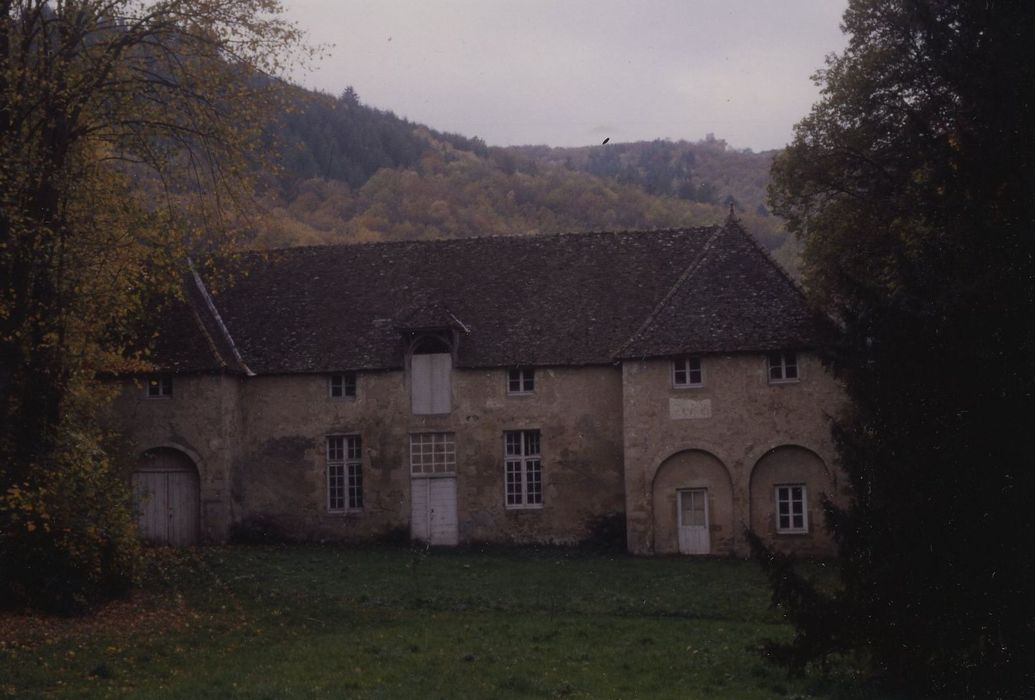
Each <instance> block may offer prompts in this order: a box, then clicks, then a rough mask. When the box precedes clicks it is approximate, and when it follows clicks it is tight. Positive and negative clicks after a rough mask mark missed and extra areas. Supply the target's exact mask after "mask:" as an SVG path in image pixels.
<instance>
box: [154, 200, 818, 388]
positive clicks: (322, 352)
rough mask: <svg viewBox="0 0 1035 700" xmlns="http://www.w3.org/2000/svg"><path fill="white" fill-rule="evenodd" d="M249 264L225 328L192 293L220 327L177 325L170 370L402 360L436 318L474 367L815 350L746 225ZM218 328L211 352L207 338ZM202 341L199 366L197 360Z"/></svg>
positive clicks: (322, 252)
mask: <svg viewBox="0 0 1035 700" xmlns="http://www.w3.org/2000/svg"><path fill="white" fill-rule="evenodd" d="M234 264H235V266H236V267H237V271H236V273H235V275H234V279H235V280H236V281H235V282H234V283H233V284H232V285H230V286H228V287H227V288H226V289H224V290H222V291H220V292H219V293H218V294H214V295H212V296H211V297H210V299H211V301H212V302H213V306H214V308H215V309H216V310H217V313H218V315H219V317H220V320H221V322H222V323H215V322H214V320H213V318H212V314H211V311H212V307H206V305H205V304H201V303H199V295H197V294H193V295H188V298H189V299H190V300H191V302H192V306H194V309H195V313H194V315H195V316H196V317H197V318H198V319H199V320H200V323H201V324H202V327H203V328H204V329H205V332H204V333H197V332H194V333H186V332H184V333H183V336H182V341H183V342H182V343H181V342H179V341H177V339H176V338H170V337H168V335H167V337H166V338H165V339H164V341H163V342H164V345H165V347H166V351H165V352H166V353H169V357H170V359H172V358H177V360H176V362H175V363H167V364H168V365H169V368H170V369H174V370H178V371H197V370H198V369H199V367H198V365H203V364H206V363H207V364H208V365H210V366H209V367H208V368H207V369H210V370H216V369H230V370H238V371H246V370H247V369H248V368H250V370H252V371H254V372H255V373H258V374H272V373H291V372H326V371H333V370H343V369H391V368H398V367H401V366H402V363H403V356H404V348H405V342H406V341H405V338H404V333H405V330H406V329H410V328H429V327H449V328H451V329H453V330H454V332H456V333H457V334H458V335H459V338H460V342H459V348H458V351H457V363H458V365H459V366H461V367H505V366H514V365H540V366H542V365H587V364H608V363H611V362H613V361H615V359H616V357H641V356H659V355H670V354H679V353H681V352H732V351H745V350H766V349H773V348H776V347H786V348H791V347H796V348H800V347H807V346H809V345H811V344H812V342H813V339H814V334H813V330H812V325H811V320H810V319H811V317H810V315H809V313H808V311H807V309H806V306H805V303H804V299H803V298H802V296H801V294H800V293H799V291H798V290H797V289H796V288H795V286H794V284H793V283H792V282H791V281H790V280H789V279H788V278H787V277H786V276H785V275H784V274H783V273H782V271H780V270H779V269H778V268H777V267H776V266H775V264H774V263H773V262H772V261H771V260H769V259H768V258H767V256H766V255H765V253H763V252H762V251H761V250H760V249H759V248H758V247H757V246H756V245H755V244H754V243H753V242H752V241H751V239H750V238H749V237H748V235H747V234H746V233H745V232H744V231H743V230H742V229H741V228H740V226H739V225H738V224H736V223H735V222H733V221H732V220H731V222H728V223H727V224H726V226H724V227H717V226H712V227H704V228H693V229H679V230H666V231H649V232H621V233H580V234H565V235H550V236H526V237H486V238H469V239H453V240H442V241H415V242H401V243H373V244H359V245H347V246H320V247H310V248H288V249H283V250H276V251H270V252H266V253H250V254H246V255H243V256H240V257H239V258H237V260H236V262H235V263H234ZM201 300H202V301H204V295H203V294H202V295H201ZM177 328H178V329H181V330H182V326H179V325H178V326H177ZM224 328H225V336H226V337H223V334H221V331H222V329H224ZM206 338H207V339H208V340H207V345H208V348H205V347H203V346H202V343H201V342H199V341H200V340H204V339H206ZM190 348H193V352H194V353H195V356H196V357H197V358H198V359H197V360H196V361H195V362H193V363H187V362H184V359H183V358H184V357H189V356H191V352H192V350H191V349H190ZM233 350H236V351H237V352H238V353H239V355H240V357H239V359H238V358H237V357H236V356H235V355H234V354H233V352H232V351H233ZM159 357H160V358H162V357H164V355H162V352H161V344H160V348H159ZM203 358H207V359H203ZM188 365H189V366H188Z"/></svg>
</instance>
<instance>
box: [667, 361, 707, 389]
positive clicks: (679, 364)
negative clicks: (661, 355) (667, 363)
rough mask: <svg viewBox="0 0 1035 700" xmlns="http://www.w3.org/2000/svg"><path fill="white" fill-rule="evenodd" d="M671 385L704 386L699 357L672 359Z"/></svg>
mask: <svg viewBox="0 0 1035 700" xmlns="http://www.w3.org/2000/svg"><path fill="white" fill-rule="evenodd" d="M672 386H675V387H693V386H704V370H702V369H701V358H700V357H681V358H679V359H676V360H673V361H672Z"/></svg>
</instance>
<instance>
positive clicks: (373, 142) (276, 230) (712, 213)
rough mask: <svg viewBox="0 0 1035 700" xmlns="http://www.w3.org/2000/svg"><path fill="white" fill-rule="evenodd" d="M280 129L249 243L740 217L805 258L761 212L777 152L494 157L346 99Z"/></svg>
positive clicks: (781, 255)
mask: <svg viewBox="0 0 1035 700" xmlns="http://www.w3.org/2000/svg"><path fill="white" fill-rule="evenodd" d="M290 96H291V104H292V109H291V110H290V111H288V112H287V113H286V114H285V115H283V117H282V118H281V119H280V120H279V122H278V123H277V124H276V125H275V126H273V127H271V129H270V133H269V139H268V143H269V144H270V148H271V152H272V153H273V154H274V161H275V163H277V164H278V165H279V166H280V167H279V171H278V172H276V173H275V174H272V175H271V176H269V177H266V178H264V182H263V184H264V188H263V194H262V197H261V201H260V207H259V209H258V211H257V214H256V216H254V217H253V218H252V220H251V221H249V222H248V228H249V229H250V230H251V231H252V232H253V233H252V237H251V240H250V245H252V246H254V247H281V246H291V245H311V244H319V243H353V242H362V241H381V240H412V239H418V238H454V237H469V236H485V235H525V234H533V233H553V232H568V231H589V230H620V229H640V228H661V227H674V226H696V225H704V224H712V223H716V222H720V221H722V220H723V219H724V218H725V217H726V215H727V213H728V209H729V205H730V204H731V203H732V204H733V206H734V207H735V209H736V211H737V213H738V216H740V217H741V218H742V219H744V221H745V224H746V226H747V227H748V228H749V229H750V230H751V231H752V232H753V233H754V234H755V235H756V236H757V237H758V239H759V241H760V242H761V243H762V244H763V245H764V246H765V247H767V248H768V249H769V250H771V251H773V252H774V255H775V256H776V257H777V259H778V260H780V261H781V262H782V263H784V264H785V266H788V267H793V266H794V264H795V257H796V248H795V247H794V245H793V241H791V242H788V240H787V237H786V235H785V234H784V231H783V226H782V223H781V222H780V221H779V220H778V219H776V218H775V217H772V216H770V215H769V212H768V210H767V209H766V207H765V204H764V197H765V189H766V185H767V183H768V176H769V175H768V171H769V164H770V162H771V160H772V156H773V153H772V152H769V153H752V152H750V151H737V150H734V149H731V148H730V147H728V146H727V144H726V143H725V142H724V141H722V140H719V139H716V138H714V137H712V136H711V135H709V136H708V138H706V139H705V140H703V141H699V142H697V143H688V142H685V141H680V142H671V141H662V140H657V141H652V142H640V143H630V144H621V143H616V144H611V143H609V144H606V145H601V146H593V147H584V148H550V147H547V146H520V147H509V148H497V147H489V146H487V145H486V144H485V143H484V142H483V141H481V140H480V139H478V138H468V137H464V136H459V135H456V134H447V133H442V132H438V131H434V130H432V129H430V128H428V127H425V126H422V125H419V124H414V123H412V122H409V121H407V120H405V119H401V118H399V117H397V116H396V115H394V114H392V113H391V112H385V111H381V110H376V109H373V108H370V107H367V106H365V105H363V104H362V103H361V102H360V100H359V98H358V96H357V95H356V93H355V92H354V91H353V90H352V89H351V88H349V89H347V90H346V91H345V92H343V93H342V95H341V96H339V97H337V98H335V97H332V96H330V95H326V94H322V93H315V92H311V91H307V90H303V89H301V88H290Z"/></svg>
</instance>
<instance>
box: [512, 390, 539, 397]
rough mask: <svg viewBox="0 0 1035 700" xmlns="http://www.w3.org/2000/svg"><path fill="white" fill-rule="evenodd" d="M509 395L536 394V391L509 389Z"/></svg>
mask: <svg viewBox="0 0 1035 700" xmlns="http://www.w3.org/2000/svg"><path fill="white" fill-rule="evenodd" d="M507 396H535V391H534V390H533V391H508V392H507Z"/></svg>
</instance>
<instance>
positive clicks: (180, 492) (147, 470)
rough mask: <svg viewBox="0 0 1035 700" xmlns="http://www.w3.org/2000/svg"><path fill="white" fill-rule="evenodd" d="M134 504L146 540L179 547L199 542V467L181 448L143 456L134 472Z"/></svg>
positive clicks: (153, 451) (158, 450)
mask: <svg viewBox="0 0 1035 700" xmlns="http://www.w3.org/2000/svg"><path fill="white" fill-rule="evenodd" d="M133 504H134V508H135V510H136V513H137V523H138V524H139V526H140V535H141V537H142V538H143V539H144V540H146V541H148V542H152V543H154V544H165V545H178V546H184V545H193V544H197V543H198V533H199V529H200V527H199V519H200V518H199V515H200V509H201V489H200V480H199V478H198V469H197V467H196V466H195V465H194V462H193V461H192V460H191V458H190V457H188V456H187V455H185V454H183V453H182V452H180V451H179V450H174V449H171V448H168V447H158V448H155V449H151V450H147V451H146V452H144V453H143V454H142V455H141V456H140V460H139V462H138V464H137V469H136V471H134V472H133Z"/></svg>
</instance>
